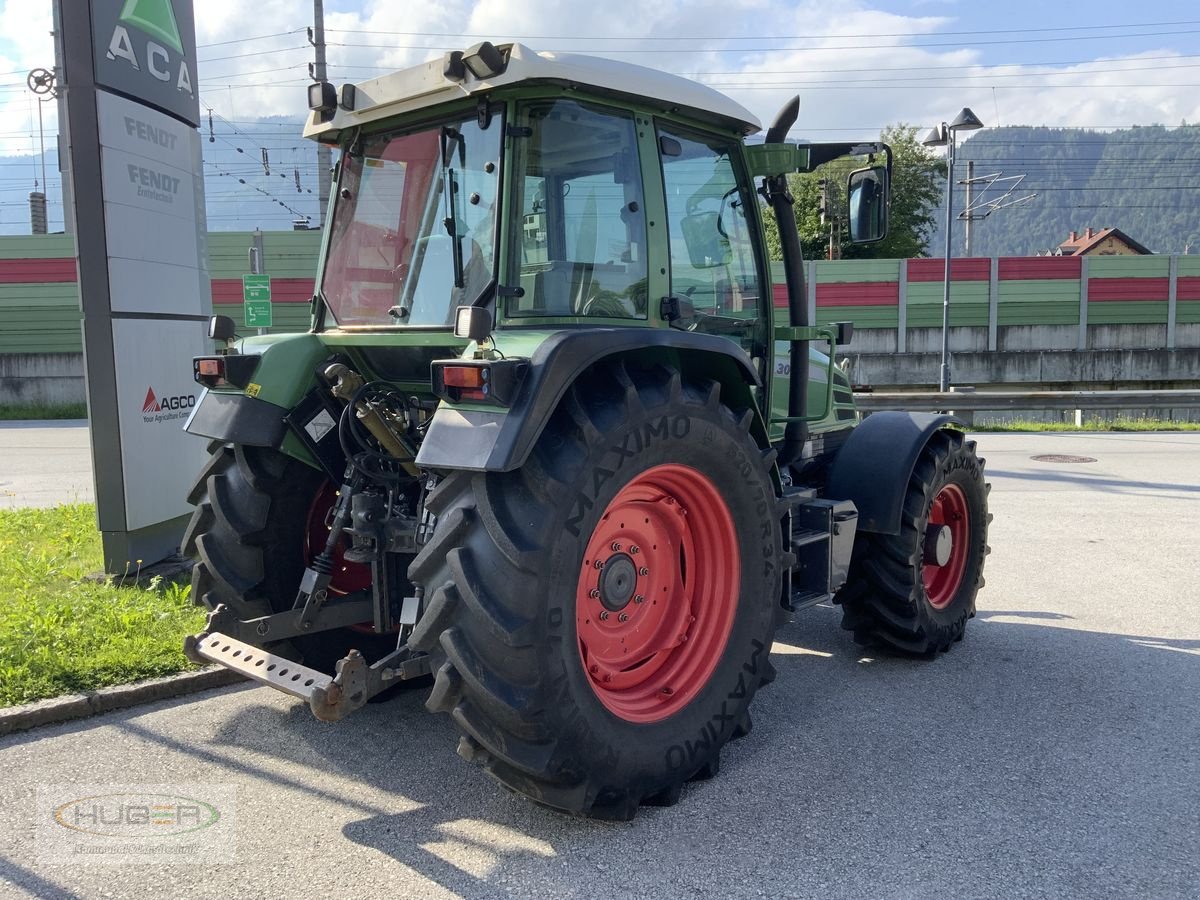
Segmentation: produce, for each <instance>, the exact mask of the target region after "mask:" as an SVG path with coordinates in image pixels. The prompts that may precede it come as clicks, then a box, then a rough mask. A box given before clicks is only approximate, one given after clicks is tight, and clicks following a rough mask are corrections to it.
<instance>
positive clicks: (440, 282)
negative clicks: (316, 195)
mask: <svg viewBox="0 0 1200 900" xmlns="http://www.w3.org/2000/svg"><path fill="white" fill-rule="evenodd" d="M503 130H504V126H503V124H502V122H501V121H500V119H499V117H497V118H496V119H495V120H494V121H492V122H491V124H490V127H489V128H487V129H481V128H480V127H479V123H478V121H477V120H476V117H474V116H472V117H471V118H469V119H466V118H464V119H462V120H455V121H451V122H447V123H446V124H444V125H441V126H437V127H434V128H429V129H426V130H424V131H417V132H409V133H407V134H392V135H376V136H372V137H368V138H363V139H361V141H360V142H359V144H358V145H357V146H354V147H352V148H351V149H350V150H348V151H347V152H346V153H345V154H344V156H343V158H342V171H341V173H340V176H339V178H338V185H337V189H338V201H337V205H336V206H335V208H334V214H333V230H332V233H331V234H330V237H329V255H328V258H327V259H326V262H325V270H324V276H323V278H322V281H321V292H322V294H323V296H324V299H325V303H326V306H327V308H328V310H329V315H330V317H331V318H332V319H333V321H334V322H335V323H336V324H338V325H399V326H406V325H450V324H452V323H453V319H454V309H455V307H457V306H468V305H470V304H472V303H474V302H475V301H476V300H477V299H478V298H479V297H480V296H481V295H482V294H483V292H484V291H485V290H486V289H487V287H488V285H489V284H490V283H491V281H492V277H493V271H494V268H495V265H494V260H495V235H496V194H497V185H498V184H499V181H500V136H501V134H502V133H503ZM451 198H453V200H451Z"/></svg>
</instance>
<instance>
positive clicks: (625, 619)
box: [617, 613, 629, 622]
mask: <svg viewBox="0 0 1200 900" xmlns="http://www.w3.org/2000/svg"><path fill="white" fill-rule="evenodd" d="M617 621H618V622H628V621H629V616H627V615H625V613H621V614H620V615H619V616H617Z"/></svg>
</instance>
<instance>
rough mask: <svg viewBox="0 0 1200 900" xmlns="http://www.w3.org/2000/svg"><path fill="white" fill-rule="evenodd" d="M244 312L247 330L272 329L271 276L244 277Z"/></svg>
mask: <svg viewBox="0 0 1200 900" xmlns="http://www.w3.org/2000/svg"><path fill="white" fill-rule="evenodd" d="M242 310H243V312H244V314H245V322H246V327H247V328H270V327H271V326H272V325H273V324H274V316H273V315H272V312H271V276H270V275H243V276H242Z"/></svg>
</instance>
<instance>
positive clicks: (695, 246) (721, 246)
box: [679, 212, 733, 269]
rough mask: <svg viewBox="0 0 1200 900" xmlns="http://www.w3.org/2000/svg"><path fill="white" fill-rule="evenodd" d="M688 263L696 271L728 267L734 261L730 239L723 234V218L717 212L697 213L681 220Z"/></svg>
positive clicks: (680, 224)
mask: <svg viewBox="0 0 1200 900" xmlns="http://www.w3.org/2000/svg"><path fill="white" fill-rule="evenodd" d="M679 229H680V231H682V232H683V243H684V244H685V245H686V246H687V252H688V262H690V263H691V264H692V267H693V268H696V269H715V268H716V267H717V266H727V265H729V263H730V260H732V259H733V250H732V249H730V247H729V238H727V237H726V236H725V235H724V234H722V233H721V216H720V214H719V213H715V212H704V213H696V214H695V215H691V216H684V217H683V218H682V219H680V220H679Z"/></svg>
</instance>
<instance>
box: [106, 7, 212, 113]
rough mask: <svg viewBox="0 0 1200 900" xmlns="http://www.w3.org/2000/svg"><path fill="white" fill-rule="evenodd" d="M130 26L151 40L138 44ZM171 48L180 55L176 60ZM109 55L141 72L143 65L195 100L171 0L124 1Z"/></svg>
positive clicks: (155, 76)
mask: <svg viewBox="0 0 1200 900" xmlns="http://www.w3.org/2000/svg"><path fill="white" fill-rule="evenodd" d="M127 26H133V27H134V28H135V29H137V30H138V31H140V32H142V34H145V35H148V36H149V37H148V38H147V39H146V40H145V41H135V40H134V38H133V37H132V36H131V35H130V33H129V28H128V27H127ZM159 41H161V42H162V43H159ZM163 44H166V46H165V47H164V46H163ZM168 48H171V49H173V50H174V51H175V52H176V54H178V56H179V58H178V59H177V60H176V59H173V58H172V55H171V53H170V51H169V50H168ZM139 49H140V51H141V52H140V53H139ZM106 55H107V56H108V58H109V59H111V60H116V59H123V60H125V61H126V62H127V63H129V65H131V66H132V67H133V68H134V69H136V70H137V71H139V72H140V71H142V66H143V64H144V65H145V71H146V72H147V73H148V74H149V75H151V76H152V77H154V78H156V79H158V80H159V81H164V82H168V83H170V82H172V81H174V84H175V87H176V89H177V90H179V91H182V92H183V93H186V94H187V95H188V96H189V97H192V96H195V91H194V90H193V88H192V73H191V69H190V67H189V64H188V61H187V59H186V57H185V56H184V50H183V38H182V37H181V36H180V34H179V23H178V22H177V21H176V20H175V10H173V9H172V8H171V0H125V6H124V7H122V9H121V16H120V21H119V22H118V23H117V25H116V26H115V27H114V28H113V33H112V38H111V39H110V40H109V42H108V53H107V54H106Z"/></svg>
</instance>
